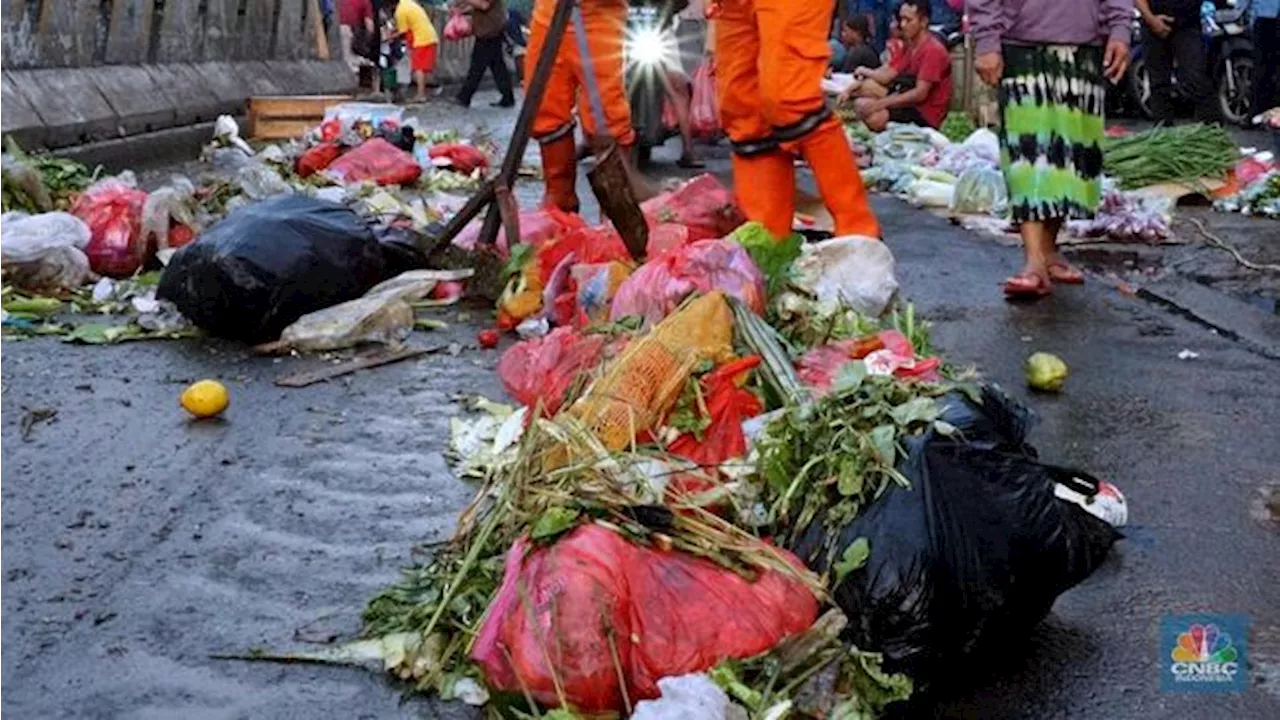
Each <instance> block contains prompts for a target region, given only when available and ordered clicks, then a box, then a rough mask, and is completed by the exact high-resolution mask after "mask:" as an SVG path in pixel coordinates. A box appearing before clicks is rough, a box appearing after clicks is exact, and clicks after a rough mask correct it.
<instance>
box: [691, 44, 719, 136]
mask: <svg viewBox="0 0 1280 720" xmlns="http://www.w3.org/2000/svg"><path fill="white" fill-rule="evenodd" d="M689 129H690V130H692V131H693V136H694V137H696V138H704V139H705V138H713V137H715V136H716V134H717V133H719V132H720V114H719V111H718V109H717V108H716V75H715V71H714V70H713V69H712V68H711V64H710V63H705V62H704V63H702V65H700V66H698V69H697V70H695V71H694V72H693V98H692V100H691V101H690V103H689Z"/></svg>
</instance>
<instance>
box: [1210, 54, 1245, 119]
mask: <svg viewBox="0 0 1280 720" xmlns="http://www.w3.org/2000/svg"><path fill="white" fill-rule="evenodd" d="M1228 72H1231V74H1232V76H1233V77H1234V80H1235V83H1234V89H1233V88H1231V87H1228V85H1227V73H1228ZM1253 82H1254V81H1253V58H1251V57H1249V56H1248V55H1246V54H1243V53H1241V54H1237V55H1232V56H1231V57H1229V58H1227V59H1226V60H1224V61H1223V62H1222V65H1221V66H1220V67H1219V69H1218V77H1217V87H1218V109H1219V111H1220V112H1221V113H1222V119H1223V121H1225V122H1227V123H1230V124H1232V125H1244V124H1245V123H1247V122H1248V121H1249V119H1250V118H1251V117H1253Z"/></svg>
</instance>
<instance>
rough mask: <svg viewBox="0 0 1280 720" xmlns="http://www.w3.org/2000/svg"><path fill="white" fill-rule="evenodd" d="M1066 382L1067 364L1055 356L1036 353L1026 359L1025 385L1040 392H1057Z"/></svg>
mask: <svg viewBox="0 0 1280 720" xmlns="http://www.w3.org/2000/svg"><path fill="white" fill-rule="evenodd" d="M1066 381H1067V364H1066V363H1064V362H1062V358H1060V357H1058V356H1057V355H1050V354H1049V353H1046V352H1038V353H1036V354H1034V355H1032V356H1031V357H1029V358H1027V384H1028V385H1030V386H1031V387H1032V389H1034V390H1039V391H1041V392H1058V391H1059V390H1061V389H1062V384H1063V383H1065V382H1066Z"/></svg>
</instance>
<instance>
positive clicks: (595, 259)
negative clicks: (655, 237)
mask: <svg viewBox="0 0 1280 720" xmlns="http://www.w3.org/2000/svg"><path fill="white" fill-rule="evenodd" d="M569 253H573V255H574V261H573V262H574V263H575V264H578V263H586V264H588V265H594V264H596V263H607V262H611V261H614V260H617V261H618V262H623V263H630V262H631V253H630V252H629V251H628V250H627V246H626V244H625V243H624V242H622V236H621V235H619V234H618V231H617V230H614V229H613V226H612V225H597V226H595V227H582V228H577V229H572V230H568V231H567V232H564V233H562V234H561V235H560V236H559V237H557V238H553V239H552V240H551V241H549V242H546V243H543V245H542V247H540V248H538V276H539V277H541V278H542V282H544V283H546V282H548V281H549V280H550V279H551V271H552V270H555V269H556V266H557V265H559V264H560V261H561V260H563V259H564V258H565V257H567V256H568V255H569Z"/></svg>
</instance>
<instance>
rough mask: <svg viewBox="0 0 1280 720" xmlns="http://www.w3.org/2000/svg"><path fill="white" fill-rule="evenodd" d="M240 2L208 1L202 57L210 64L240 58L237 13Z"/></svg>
mask: <svg viewBox="0 0 1280 720" xmlns="http://www.w3.org/2000/svg"><path fill="white" fill-rule="evenodd" d="M239 6H240V0H208V7H207V8H206V9H205V16H204V25H203V28H202V32H203V34H204V44H203V48H202V54H201V57H202V58H203V59H204V60H206V61H210V62H219V61H222V60H234V59H236V58H237V57H239V55H238V53H239V52H240V42H239V39H238V38H237V37H236V11H237V10H238V9H239Z"/></svg>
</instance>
